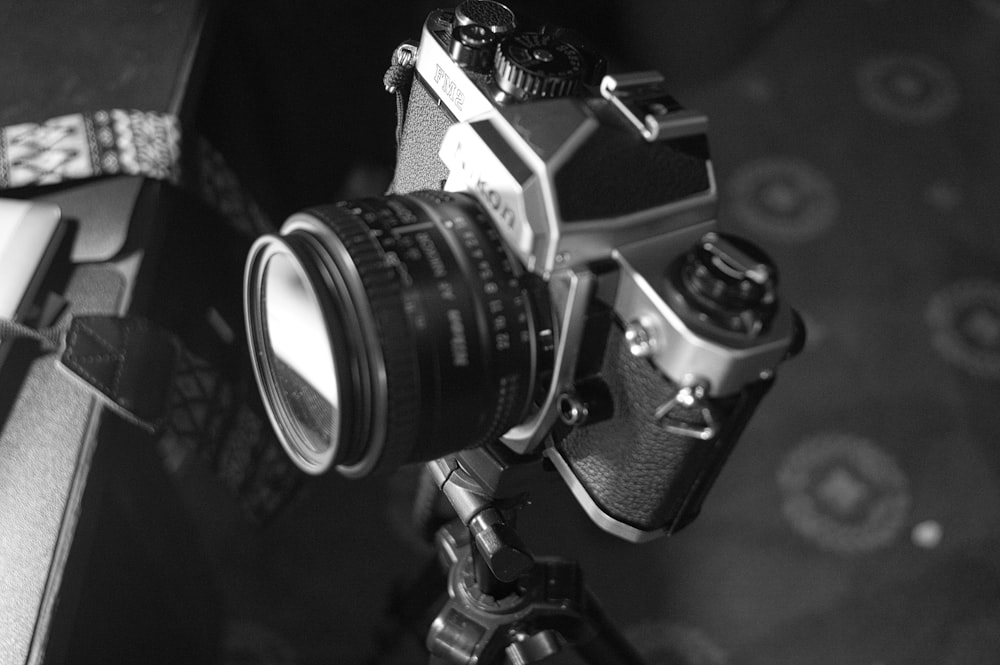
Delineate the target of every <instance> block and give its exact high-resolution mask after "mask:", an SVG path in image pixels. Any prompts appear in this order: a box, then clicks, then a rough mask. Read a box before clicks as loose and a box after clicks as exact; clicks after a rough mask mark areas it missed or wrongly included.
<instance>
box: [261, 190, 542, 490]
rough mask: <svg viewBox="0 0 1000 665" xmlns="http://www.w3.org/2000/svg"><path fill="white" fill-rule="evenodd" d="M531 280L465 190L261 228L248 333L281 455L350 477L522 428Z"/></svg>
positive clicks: (529, 371)
mask: <svg viewBox="0 0 1000 665" xmlns="http://www.w3.org/2000/svg"><path fill="white" fill-rule="evenodd" d="M528 279H530V278H529V277H527V276H525V275H524V274H523V272H522V270H521V269H520V267H519V265H518V264H517V262H516V261H515V260H514V259H513V258H512V257H511V256H510V255H509V254H508V252H507V250H506V247H505V246H504V244H503V241H502V240H501V238H500V236H499V234H498V233H497V231H496V229H495V228H494V227H493V224H492V222H491V221H490V219H489V217H488V216H487V215H486V213H485V212H484V211H483V210H482V208H480V207H479V205H478V204H477V203H476V202H475V200H474V199H473V198H471V197H469V196H467V195H464V194H450V193H445V192H436V191H427V192H414V193H411V194H406V195H401V196H389V197H386V198H373V199H364V200H359V201H349V202H344V203H339V204H336V205H332V206H325V207H319V208H314V209H311V210H307V211H304V212H301V213H297V214H295V215H293V216H292V217H291V218H289V220H288V221H287V222H286V223H285V225H284V226H283V227H282V230H281V234H280V235H277V236H275V235H269V236H264V237H262V238H260V239H259V240H258V241H257V242H256V243H255V244H254V246H253V247H252V249H251V251H250V255H249V258H248V261H247V269H246V288H245V290H244V291H245V303H244V304H245V307H246V314H247V332H248V338H249V340H250V345H251V357H252V360H253V365H254V371H255V373H256V376H257V381H258V385H259V386H260V389H261V394H262V396H263V398H264V404H265V406H266V408H267V411H268V415H269V417H270V419H271V422H272V424H273V425H274V427H275V430H276V431H277V433H278V436H279V438H280V439H281V441H282V443H283V445H284V446H285V448H286V450H287V451H288V452H289V454H290V456H291V458H292V460H293V461H295V463H296V464H297V465H298V466H299V467H300V468H302V469H303V470H305V471H307V472H309V473H321V472H323V471H325V470H326V469H328V468H329V467H330V466H336V468H337V469H338V470H339V471H340V472H341V473H343V474H344V475H348V476H352V477H360V476H365V475H368V474H369V473H372V472H374V471H377V470H393V469H395V468H397V467H398V466H400V465H401V464H405V463H408V462H415V461H419V460H430V459H435V458H438V457H441V456H443V455H445V454H448V453H450V452H455V451H457V450H460V449H463V448H467V447H473V446H478V445H483V444H485V443H488V442H490V441H492V440H494V439H496V438H497V437H499V436H500V435H501V434H503V433H504V432H505V431H507V430H508V429H510V428H511V427H513V426H514V425H516V424H518V423H519V422H520V421H521V420H522V419H523V418H524V417H525V415H526V413H527V410H528V408H529V406H530V404H531V401H532V397H533V394H534V390H535V381H536V375H537V370H538V367H539V362H540V354H544V353H545V352H546V351H545V345H544V344H542V343H541V342H540V339H541V337H542V336H543V333H542V332H541V331H539V330H538V327H539V325H538V321H539V320H540V317H539V316H538V315H537V312H539V311H541V310H539V309H538V307H539V306H544V307H547V303H541V302H538V300H539V298H541V297H542V296H539V295H537V294H536V293H535V292H534V291H533V290H532V289H530V288H528V282H527V280H528Z"/></svg>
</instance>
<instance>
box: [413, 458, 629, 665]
mask: <svg viewBox="0 0 1000 665" xmlns="http://www.w3.org/2000/svg"><path fill="white" fill-rule="evenodd" d="M536 463H540V460H539V459H538V458H533V457H530V456H514V455H513V454H512V453H510V452H509V451H508V450H507V449H506V448H504V447H503V446H497V447H483V448H477V449H472V450H468V451H463V452H461V453H457V454H454V455H450V456H448V457H445V458H442V459H440V460H435V461H434V462H430V463H428V465H427V469H428V472H429V474H430V475H431V476H432V477H433V478H434V480H435V483H436V484H437V486H438V488H439V489H440V490H441V492H442V493H443V494H444V496H445V497H446V498H447V499H448V501H449V502H450V503H451V505H452V507H453V508H454V509H455V512H456V514H457V518H456V519H455V520H454V521H452V522H451V523H450V524H448V525H446V526H444V527H442V528H441V529H440V530H439V531H438V533H437V536H436V545H437V549H438V555H439V558H440V562H441V564H442V566H444V567H445V568H446V569H447V570H448V577H447V579H448V581H447V586H448V600H447V601H446V603H445V605H444V607H443V609H442V610H441V611H440V612H439V613H438V615H437V618H436V619H435V620H434V622H433V624H432V625H431V628H430V631H429V633H428V636H427V643H426V644H427V649H428V651H429V652H430V654H431V656H430V661H429V662H430V663H431V664H432V665H460V664H461V665H494V664H496V665H500V664H502V663H506V664H509V665H527V664H528V663H566V664H569V663H586V664H595V665H596V664H597V663H600V664H602V665H639V664H640V663H641V662H642V660H641V658H640V657H639V655H638V654H637V653H636V652H635V650H634V649H633V648H632V647H631V646H630V645H629V644H628V643H627V642H626V641H625V640H624V639H623V638H622V637H621V635H620V634H619V633H618V632H617V630H616V629H615V628H614V627H613V626H612V625H611V623H610V622H609V621H608V619H607V617H606V616H605V615H604V613H603V611H602V610H601V608H600V607H599V604H598V603H597V601H596V599H595V598H594V597H593V595H592V594H591V593H590V592H589V591H588V590H587V589H586V587H585V586H584V584H583V575H582V572H581V570H580V566H579V564H577V563H576V562H573V561H568V560H565V559H560V558H536V557H534V556H533V555H532V554H531V553H530V552H529V551H528V549H527V547H526V546H525V545H524V543H523V542H522V541H521V538H520V537H519V536H518V534H517V531H516V528H515V522H516V511H517V510H518V509H519V508H520V507H521V506H523V505H524V503H525V499H526V495H527V492H526V491H525V490H524V489H523V488H524V481H526V480H527V478H528V476H529V475H531V469H532V465H534V464H536Z"/></svg>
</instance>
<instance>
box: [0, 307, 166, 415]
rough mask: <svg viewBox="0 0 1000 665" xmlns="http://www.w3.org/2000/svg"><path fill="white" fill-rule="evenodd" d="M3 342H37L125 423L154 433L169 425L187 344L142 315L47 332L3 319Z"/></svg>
mask: <svg viewBox="0 0 1000 665" xmlns="http://www.w3.org/2000/svg"><path fill="white" fill-rule="evenodd" d="M0 340H3V341H4V343H10V342H12V341H14V340H20V341H22V342H23V341H31V342H35V343H36V344H37V349H38V351H40V352H41V353H42V354H52V353H55V354H57V355H58V363H59V366H60V367H61V368H62V369H63V370H65V371H66V372H67V373H68V374H69V375H70V376H72V377H73V378H75V379H77V380H78V381H81V382H82V383H83V385H84V386H85V387H86V388H87V389H88V390H89V391H90V392H91V393H93V394H94V395H95V396H96V397H98V398H100V399H101V401H102V402H103V403H104V404H105V406H107V407H108V408H110V409H111V410H112V411H114V412H115V413H117V414H118V415H119V416H121V417H123V418H125V420H127V421H129V422H131V423H133V424H134V425H137V426H139V427H141V428H142V429H144V430H146V431H148V432H150V433H159V432H161V431H162V430H163V429H164V427H165V425H166V417H167V414H168V406H169V402H168V398H169V392H170V388H171V385H172V382H173V378H174V374H175V371H176V367H177V362H178V356H179V354H180V350H181V345H180V342H179V340H178V339H177V338H176V337H175V336H174V335H173V334H171V333H169V332H167V331H165V330H163V329H162V328H159V327H158V326H156V325H154V324H152V323H150V322H149V321H147V320H145V319H143V318H139V317H127V318H126V317H116V316H101V315H86V316H73V317H72V318H69V319H68V321H66V322H64V323H60V324H57V325H55V326H51V327H47V328H32V327H30V326H26V325H24V324H22V323H18V322H16V321H11V320H9V319H0Z"/></svg>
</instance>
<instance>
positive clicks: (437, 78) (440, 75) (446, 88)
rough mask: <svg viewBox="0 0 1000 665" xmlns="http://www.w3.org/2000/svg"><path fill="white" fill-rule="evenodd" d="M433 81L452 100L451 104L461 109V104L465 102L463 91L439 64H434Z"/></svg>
mask: <svg viewBox="0 0 1000 665" xmlns="http://www.w3.org/2000/svg"><path fill="white" fill-rule="evenodd" d="M434 83H436V84H437V87H438V88H439V89H440V90H441V92H442V93H443V94H444V95H445V96H446V97H448V99H450V100H451V101H452V103H453V104H455V106H456V107H457V108H458V110H459V111H461V110H462V104H464V103H465V93H464V92H462V91H461V90H460V89H459V87H458V85H456V84H455V82H454V81H453V80H452V79H451V77H450V76H448V74H446V73H445V71H444V70H443V69H441V65H434Z"/></svg>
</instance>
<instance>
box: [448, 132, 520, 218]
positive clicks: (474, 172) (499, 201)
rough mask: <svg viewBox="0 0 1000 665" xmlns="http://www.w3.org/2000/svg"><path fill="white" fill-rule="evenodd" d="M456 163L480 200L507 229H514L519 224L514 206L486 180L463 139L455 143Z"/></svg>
mask: <svg viewBox="0 0 1000 665" xmlns="http://www.w3.org/2000/svg"><path fill="white" fill-rule="evenodd" d="M455 163H456V164H457V166H458V170H459V171H461V173H462V174H463V175H464V176H465V179H466V182H467V183H468V184H469V186H470V187H471V188H472V189H473V190H475V192H476V193H477V194H479V198H480V200H482V201H483V203H485V204H486V205H487V206H488V207H489V209H490V212H492V213H493V216H494V217H495V218H496V219H497V220H499V221H500V222H502V223H503V226H504V228H505V229H506V230H511V229H513V228H514V226H515V225H516V224H517V214H516V213H515V212H514V208H513V207H511V205H510V204H509V203H507V201H505V200H504V197H503V194H501V193H500V192H499V191H497V190H496V188H494V187H493V186H492V185H490V183H489V182H487V181H486V178H485V177H484V176H483V172H482V170H481V169H479V168H477V167H476V165H475V163H474V162H473V160H471V159H469V157H468V155H467V154H466V150H465V146H464V144H463V143H462V142H461V141H458V142H456V143H455Z"/></svg>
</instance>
